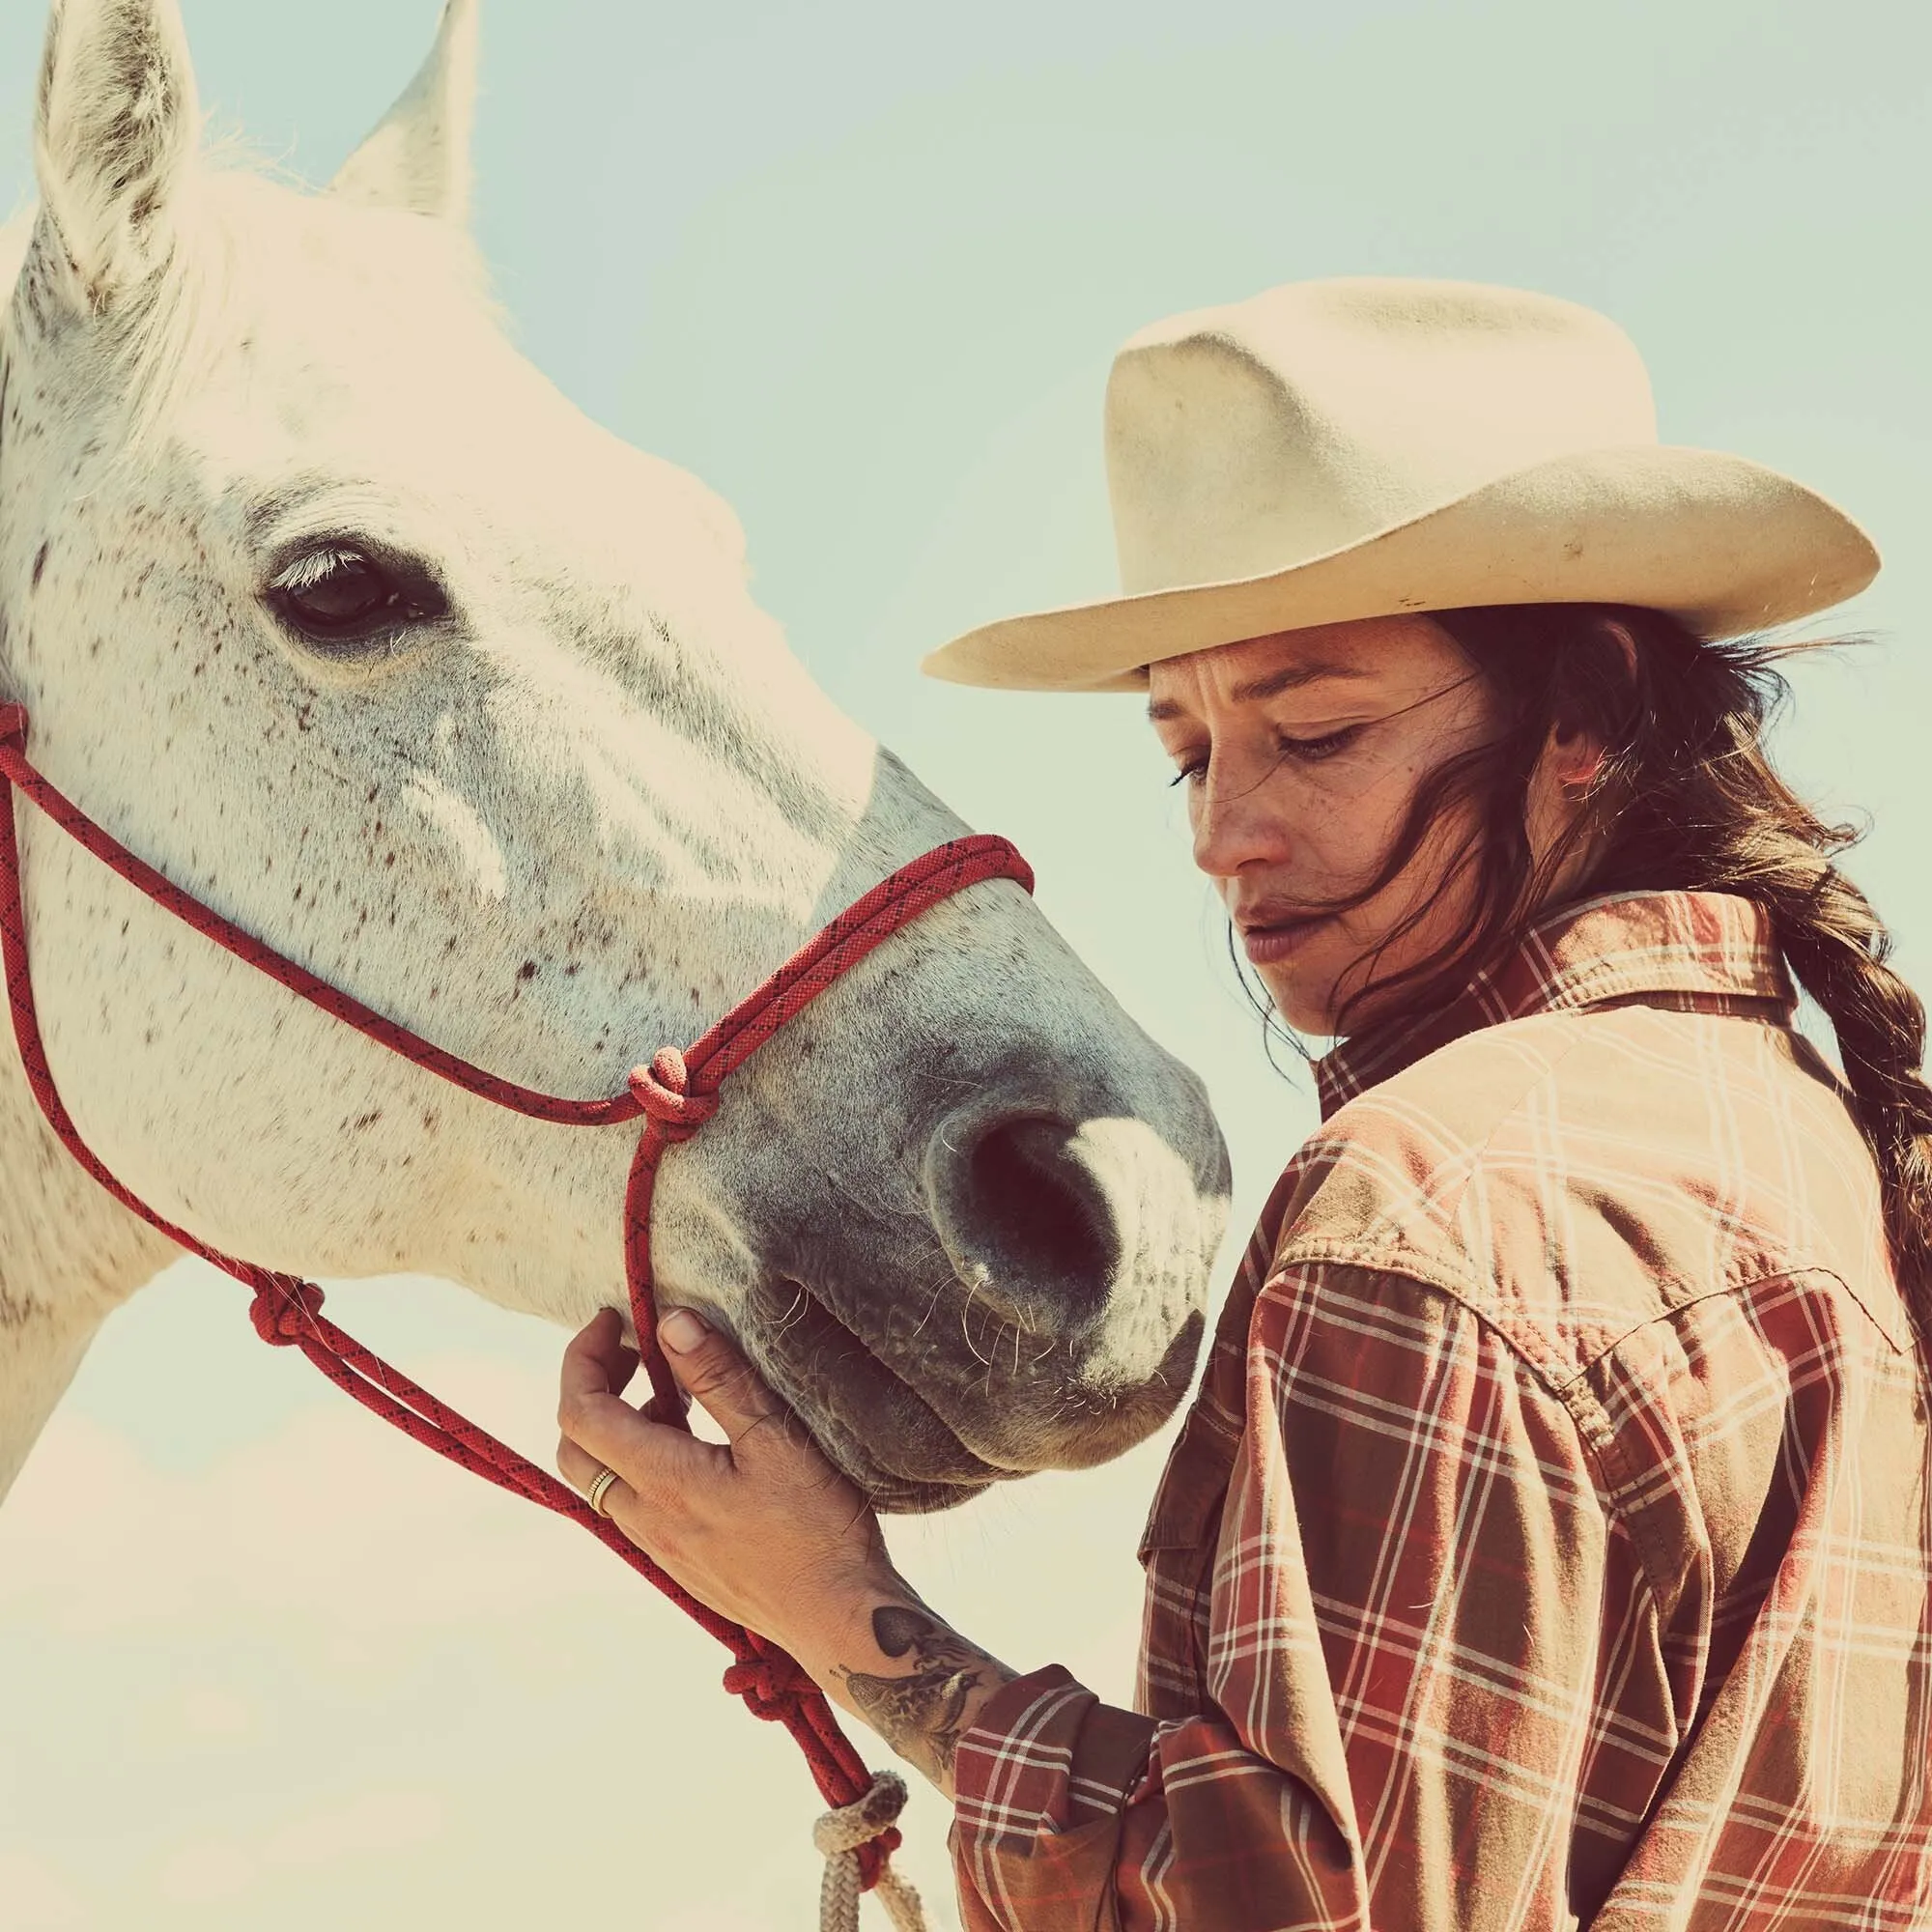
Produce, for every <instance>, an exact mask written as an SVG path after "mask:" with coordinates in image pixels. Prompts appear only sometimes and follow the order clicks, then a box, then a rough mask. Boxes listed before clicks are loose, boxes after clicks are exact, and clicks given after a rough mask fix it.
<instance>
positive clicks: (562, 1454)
mask: <svg viewBox="0 0 1932 1932" xmlns="http://www.w3.org/2000/svg"><path fill="white" fill-rule="evenodd" d="M556 1467H557V1473H558V1474H559V1475H560V1476H561V1477H562V1478H563V1480H564V1481H565V1482H566V1483H568V1484H569V1485H570V1487H571V1488H572V1489H573V1490H575V1491H576V1492H577V1493H578V1494H579V1495H580V1496H582V1498H583V1499H584V1501H586V1502H588V1501H589V1500H590V1486H591V1484H592V1483H594V1482H595V1481H596V1480H597V1478H598V1477H599V1476H601V1475H602V1474H603V1473H604V1471H605V1469H606V1468H607V1467H609V1464H608V1463H600V1462H599V1461H598V1460H597V1458H596V1457H595V1456H593V1455H592V1454H591V1453H590V1451H589V1450H587V1449H580V1448H579V1447H578V1446H577V1444H576V1443H575V1442H573V1441H572V1440H571V1439H570V1437H569V1436H568V1435H563V1436H559V1437H558V1438H557V1444H556ZM632 1494H633V1491H632V1489H631V1486H630V1484H628V1483H627V1482H625V1480H624V1479H623V1477H622V1476H619V1477H618V1478H617V1480H616V1481H615V1482H614V1483H612V1484H611V1487H610V1488H609V1489H608V1490H606V1491H605V1492H604V1498H603V1507H604V1512H605V1514H606V1515H607V1516H609V1515H611V1514H612V1513H613V1512H614V1507H615V1505H616V1504H617V1502H618V1501H619V1500H620V1499H628V1498H629V1497H630V1496H631V1495H632Z"/></svg>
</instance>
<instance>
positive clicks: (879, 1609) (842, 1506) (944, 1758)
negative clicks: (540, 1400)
mask: <svg viewBox="0 0 1932 1932" xmlns="http://www.w3.org/2000/svg"><path fill="white" fill-rule="evenodd" d="M658 1339H659V1341H660V1342H662V1343H663V1344H664V1350H665V1357H666V1359H667V1360H668V1362H669V1363H670V1366H671V1372H672V1374H673V1375H675V1376H676V1377H677V1379H678V1383H679V1385H680V1386H681V1387H682V1388H683V1389H684V1391H685V1392H686V1394H688V1395H690V1396H692V1397H694V1398H695V1399H696V1401H698V1402H700V1403H702V1404H703V1405H704V1408H705V1411H706V1413H708V1414H709V1415H710V1417H711V1419H712V1420H713V1421H714V1422H716V1423H717V1424H718V1425H719V1427H720V1428H721V1429H723V1430H724V1432H725V1435H726V1436H728V1437H729V1438H730V1439H729V1442H728V1444H725V1445H721V1444H719V1443H715V1442H699V1441H698V1440H696V1438H695V1437H694V1436H690V1435H685V1433H684V1432H683V1431H682V1430H678V1429H667V1428H665V1427H664V1426H663V1425H662V1424H660V1423H655V1422H647V1421H645V1419H644V1418H643V1417H642V1416H641V1415H639V1413H638V1411H637V1410H636V1409H634V1408H633V1407H632V1406H630V1404H629V1403H627V1402H625V1401H624V1400H623V1395H622V1391H623V1390H624V1388H625V1387H626V1386H627V1385H628V1384H629V1382H630V1379H631V1378H632V1376H633V1375H635V1374H636V1373H637V1368H638V1357H637V1355H636V1353H635V1352H634V1351H633V1350H630V1349H627V1348H626V1347H625V1346H624V1343H623V1324H622V1322H621V1321H619V1320H618V1319H617V1316H616V1313H615V1311H614V1310H611V1309H608V1308H607V1309H605V1310H604V1311H603V1312H602V1313H601V1314H600V1315H598V1316H597V1317H596V1319H595V1320H594V1321H591V1323H590V1325H589V1326H588V1327H587V1328H585V1329H584V1330H583V1332H582V1334H581V1335H579V1336H578V1338H577V1339H576V1341H574V1342H573V1343H572V1344H571V1345H570V1347H569V1349H568V1350H566V1351H565V1353H564V1357H563V1394H562V1399H561V1401H560V1402H559V1404H558V1407H557V1420H558V1422H559V1423H560V1424H561V1425H562V1428H563V1440H562V1442H561V1443H560V1444H559V1445H558V1448H557V1467H558V1468H559V1469H561V1470H562V1472H563V1475H564V1479H565V1481H567V1482H569V1483H571V1484H573V1485H574V1486H575V1487H576V1488H577V1489H578V1490H580V1491H583V1490H587V1489H588V1488H589V1487H590V1485H591V1483H592V1482H593V1481H595V1480H596V1478H597V1476H598V1475H599V1473H600V1472H601V1471H602V1470H604V1469H611V1470H613V1471H614V1472H615V1474H616V1476H617V1481H616V1482H614V1483H612V1484H611V1486H610V1488H609V1489H607V1490H606V1491H605V1492H604V1499H603V1500H604V1507H605V1509H606V1510H608V1511H609V1513H610V1515H611V1519H612V1520H613V1521H615V1523H616V1524H617V1526H618V1528H619V1529H621V1530H622V1531H623V1532H624V1534H625V1535H626V1536H628V1537H629V1538H630V1539H631V1541H632V1542H633V1543H635V1544H636V1545H637V1546H638V1547H639V1548H640V1549H642V1550H643V1551H644V1552H645V1553H646V1554H647V1555H649V1556H651V1557H652V1558H654V1559H655V1560H656V1561H657V1563H658V1564H660V1565H661V1566H662V1567H663V1568H664V1569H666V1570H668V1571H669V1572H670V1574H671V1575H672V1576H673V1577H676V1578H677V1580H678V1581H679V1582H680V1583H682V1584H683V1585H684V1587H685V1588H686V1589H687V1590H689V1591H690V1592H691V1594H692V1595H693V1596H694V1597H696V1598H697V1599H699V1601H700V1602H703V1603H706V1604H709V1605H711V1607H712V1608H713V1609H714V1610H718V1611H720V1612H721V1613H722V1614H724V1615H725V1616H727V1617H729V1618H730V1619H731V1620H732V1621H733V1622H734V1623H740V1624H743V1625H744V1626H745V1627H746V1628H747V1629H748V1630H754V1631H756V1632H757V1633H758V1634H760V1635H761V1636H766V1637H770V1638H771V1639H772V1640H773V1641H774V1642H775V1643H779V1644H782V1645H783V1646H784V1648H785V1649H786V1650H788V1651H790V1652H791V1654H792V1656H793V1657H795V1658H796V1659H797V1660H798V1662H800V1663H801V1664H803V1665H804V1667H805V1668H806V1669H807V1670H808V1671H809V1672H810V1674H811V1676H812V1678H813V1679H814V1681H815V1682H816V1683H817V1685H818V1687H819V1689H820V1690H823V1691H824V1692H825V1693H826V1694H827V1695H828V1696H830V1697H834V1698H836V1699H837V1700H838V1702H839V1703H840V1704H842V1705H843V1706H844V1707H845V1708H846V1710H848V1711H850V1712H851V1713H852V1714H853V1716H855V1717H858V1718H863V1719H865V1720H866V1722H867V1723H868V1724H870V1725H871V1726H872V1728H873V1729H874V1730H875V1731H877V1732H878V1733H879V1735H880V1736H881V1737H883V1738H884V1739H885V1740H886V1742H887V1743H888V1744H889V1745H891V1746H892V1747H893V1748H894V1749H895V1750H896V1751H897V1752H898V1753H899V1754H900V1755H901V1756H902V1757H904V1758H905V1759H907V1760H908V1762H910V1763H912V1764H915V1765H917V1766H918V1767H919V1769H920V1770H921V1771H923V1772H924V1773H925V1775H926V1776H928V1777H930V1778H931V1779H932V1781H933V1782H934V1783H935V1784H937V1785H938V1786H939V1788H940V1789H941V1790H942V1791H944V1792H946V1793H947V1795H948V1796H949V1797H950V1796H951V1795H952V1760H953V1754H954V1751H955V1749H956V1747H957V1746H958V1743H959V1740H960V1738H962V1737H963V1736H964V1735H965V1734H966V1732H967V1731H968V1730H969V1729H971V1727H972V1725H973V1722H974V1719H976V1718H977V1716H978V1714H979V1712H980V1707H981V1706H982V1705H983V1704H984V1703H985V1702H986V1700H987V1698H989V1697H990V1696H992V1695H993V1693H994V1692H995V1691H996V1690H999V1689H1000V1687H1001V1686H1002V1685H1005V1684H1008V1683H1010V1682H1011V1681H1012V1677H1013V1673H1012V1672H1011V1671H1010V1670H1009V1669H1008V1668H1007V1667H1006V1665H1005V1664H1003V1663H1001V1662H999V1660H998V1659H997V1658H994V1657H990V1656H988V1655H987V1653H986V1652H985V1651H983V1650H981V1649H980V1647H979V1646H978V1645H977V1644H975V1643H971V1642H969V1641H968V1640H967V1639H966V1638H964V1637H962V1636H961V1635H959V1634H958V1633H957V1632H956V1631H953V1630H952V1629H950V1628H949V1627H948V1626H947V1625H946V1624H945V1623H944V1622H942V1621H941V1620H940V1619H939V1618H938V1617H937V1616H935V1615H934V1614H933V1613H932V1612H931V1611H930V1610H929V1609H927V1608H926V1606H925V1605H923V1604H922V1603H921V1602H920V1600H919V1598H918V1597H917V1595H915V1594H914V1592H913V1590H912V1589H911V1588H910V1586H909V1585H908V1584H907V1583H906V1582H905V1580H904V1579H903V1578H902V1577H900V1576H899V1574H898V1573H897V1572H896V1571H895V1569H894V1568H893V1565H892V1559H891V1558H890V1557H889V1556H888V1555H887V1553H886V1546H885V1540H884V1538H883V1537H882V1536H881V1535H880V1534H879V1520H878V1518H877V1517H875V1516H874V1515H873V1514H872V1511H871V1508H870V1506H869V1505H868V1504H867V1501H866V1499H865V1497H864V1496H862V1495H861V1494H860V1493H859V1492H858V1491H857V1490H855V1489H854V1488H853V1487H852V1485H851V1484H850V1483H848V1482H847V1481H846V1480H845V1478H844V1477H843V1476H841V1475H840V1474H839V1473H838V1470H837V1469H835V1468H834V1467H833V1466H832V1464H831V1463H828V1462H827V1461H826V1459H825V1457H824V1456H823V1455H822V1454H821V1453H820V1451H819V1448H818V1446H817V1444H816V1443H814V1442H813V1441H812V1440H811V1438H810V1436H809V1435H807V1434H806V1433H805V1431H804V1430H802V1429H801V1428H799V1426H798V1425H797V1423H796V1421H795V1420H794V1419H793V1418H792V1416H791V1414H790V1413H789V1412H788V1411H787V1410H786V1408H785V1407H784V1406H783V1404H781V1402H780V1401H779V1400H778V1398H777V1397H776V1396H774V1395H773V1394H772V1392H771V1390H770V1389H768V1388H767V1387H766V1386H765V1385H764V1383H763V1382H762V1381H761V1380H760V1379H759V1378H758V1377H757V1375H756V1374H755V1373H754V1372H753V1369H752V1366H751V1364H750V1363H748V1362H747V1361H746V1360H745V1358H744V1357H743V1356H742V1355H741V1354H739V1352H738V1351H737V1350H736V1349H734V1348H733V1347H732V1346H731V1344H730V1343H729V1342H727V1341H726V1340H725V1337H724V1336H722V1335H719V1334H717V1333H715V1332H714V1331H713V1330H712V1329H710V1328H709V1327H707V1326H706V1325H705V1324H704V1323H703V1322H702V1321H699V1320H698V1319H697V1317H696V1316H695V1315H693V1314H692V1313H691V1312H690V1311H689V1310H688V1309H673V1310H672V1311H671V1313H670V1314H669V1315H668V1316H666V1317H665V1319H664V1321H662V1322H661V1323H660V1324H659V1326H658Z"/></svg>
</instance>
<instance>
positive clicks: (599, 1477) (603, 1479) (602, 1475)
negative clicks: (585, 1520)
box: [583, 1469, 617, 1516]
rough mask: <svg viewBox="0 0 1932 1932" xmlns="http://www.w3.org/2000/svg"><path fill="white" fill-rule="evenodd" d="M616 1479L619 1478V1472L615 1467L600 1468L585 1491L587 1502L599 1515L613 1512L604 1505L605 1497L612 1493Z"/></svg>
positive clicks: (607, 1514)
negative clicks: (612, 1486)
mask: <svg viewBox="0 0 1932 1932" xmlns="http://www.w3.org/2000/svg"><path fill="white" fill-rule="evenodd" d="M616 1480H617V1472H616V1470H615V1469H599V1470H598V1472H597V1474H596V1476H595V1478H594V1479H593V1480H592V1482H591V1485H590V1487H589V1488H588V1489H587V1490H585V1491H584V1492H583V1500H584V1501H585V1502H587V1503H588V1504H589V1505H590V1507H591V1508H592V1509H593V1510H595V1511H596V1512H597V1514H598V1515H599V1516H609V1515H610V1514H611V1512H610V1511H609V1510H607V1509H606V1508H605V1507H604V1498H605V1497H606V1496H607V1495H608V1494H609V1493H610V1491H611V1484H612V1483H614V1482H615V1481H616Z"/></svg>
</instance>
